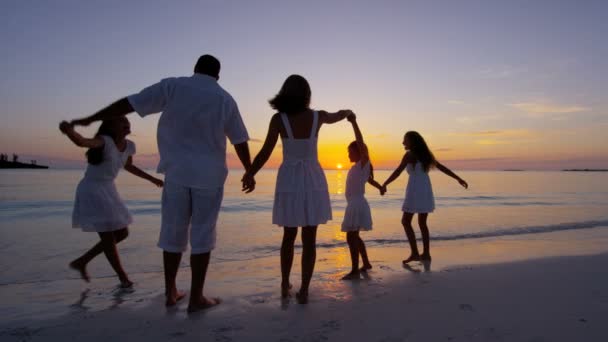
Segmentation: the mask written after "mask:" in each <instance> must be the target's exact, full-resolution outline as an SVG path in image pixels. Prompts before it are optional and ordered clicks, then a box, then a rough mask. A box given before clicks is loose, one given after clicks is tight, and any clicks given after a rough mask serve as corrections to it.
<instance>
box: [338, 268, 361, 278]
mask: <svg viewBox="0 0 608 342" xmlns="http://www.w3.org/2000/svg"><path fill="white" fill-rule="evenodd" d="M359 279H361V274H360V273H359V271H358V270H357V271H351V272H350V273H349V274H347V275H345V276H344V277H342V280H359Z"/></svg>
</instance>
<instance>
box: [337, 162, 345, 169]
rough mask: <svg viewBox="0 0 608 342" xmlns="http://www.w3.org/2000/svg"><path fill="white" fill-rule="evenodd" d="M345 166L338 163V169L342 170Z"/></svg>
mask: <svg viewBox="0 0 608 342" xmlns="http://www.w3.org/2000/svg"><path fill="white" fill-rule="evenodd" d="M343 167H344V166H342V164H340V163H338V164H336V169H338V170H342V168H343Z"/></svg>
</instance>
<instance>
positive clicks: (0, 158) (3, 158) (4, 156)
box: [0, 153, 8, 161]
mask: <svg viewBox="0 0 608 342" xmlns="http://www.w3.org/2000/svg"><path fill="white" fill-rule="evenodd" d="M7 159H8V157H7V155H6V154H4V153H3V154H0V161H7Z"/></svg>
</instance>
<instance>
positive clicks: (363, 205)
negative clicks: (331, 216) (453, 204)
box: [342, 114, 384, 280]
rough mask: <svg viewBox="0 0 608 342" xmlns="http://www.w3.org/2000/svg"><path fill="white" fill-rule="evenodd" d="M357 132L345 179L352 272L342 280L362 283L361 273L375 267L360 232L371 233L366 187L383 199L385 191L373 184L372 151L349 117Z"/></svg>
mask: <svg viewBox="0 0 608 342" xmlns="http://www.w3.org/2000/svg"><path fill="white" fill-rule="evenodd" d="M348 121H350V122H351V123H352V125H353V130H354V131H355V138H356V141H353V142H352V143H350V145H348V158H349V159H350V161H351V162H353V163H355V164H354V165H353V166H352V167H351V168H350V170H349V171H348V176H347V177H346V193H345V195H346V203H347V204H346V210H345V212H344V221H343V222H342V231H343V232H346V242H347V243H348V249H349V250H350V258H351V261H352V270H351V271H350V273H348V274H347V275H345V276H344V277H343V278H342V279H343V280H354V279H359V277H360V272H366V271H367V270H369V269H371V268H372V264H371V263H370V262H369V258H368V257H367V250H366V248H365V243H364V242H363V240H362V239H361V237H360V236H359V231H361V230H363V231H368V230H372V214H371V210H370V208H369V204H368V203H367V200H366V199H365V184H366V183H369V184H371V185H373V186H374V187H376V188H377V189H378V190H380V194H381V195H384V188H383V187H382V186H381V185H380V184H378V182H376V181H375V180H374V169H373V167H372V164H371V162H370V160H369V151H368V149H367V146H366V145H365V143H364V142H363V135H362V134H361V130H360V129H359V125H358V124H357V119H356V117H355V115H354V114H353V115H351V116H349V117H348ZM359 255H361V259H362V261H363V266H362V267H361V269H359Z"/></svg>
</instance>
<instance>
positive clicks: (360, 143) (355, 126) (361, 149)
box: [347, 113, 369, 167]
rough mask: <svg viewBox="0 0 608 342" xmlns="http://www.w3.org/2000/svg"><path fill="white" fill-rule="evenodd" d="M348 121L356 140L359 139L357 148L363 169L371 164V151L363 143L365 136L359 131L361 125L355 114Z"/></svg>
mask: <svg viewBox="0 0 608 342" xmlns="http://www.w3.org/2000/svg"><path fill="white" fill-rule="evenodd" d="M347 120H348V121H350V123H351V124H352V125H353V131H355V139H357V147H358V148H359V153H361V167H363V166H365V164H367V163H368V162H369V151H368V150H367V148H366V147H365V143H364V142H363V134H362V133H361V129H359V124H358V123H357V116H356V115H355V114H354V113H353V114H351V115H349V116H348V117H347Z"/></svg>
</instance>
